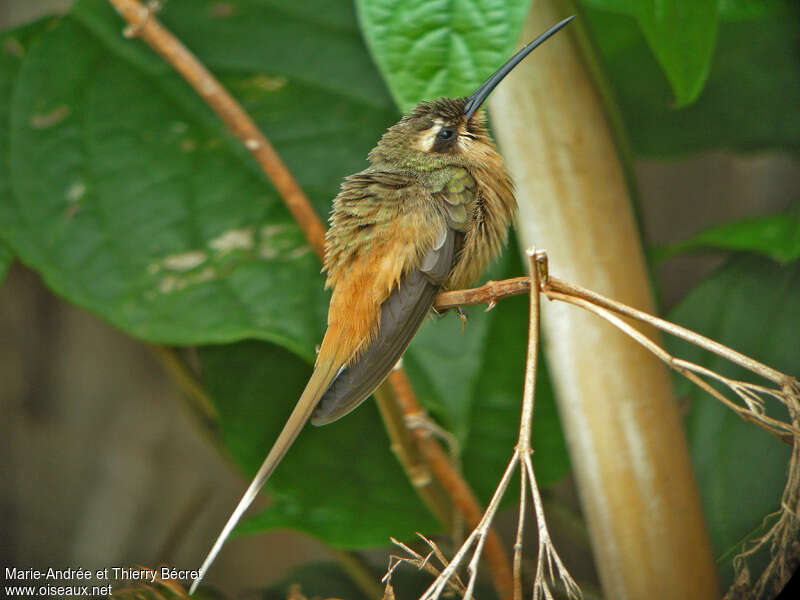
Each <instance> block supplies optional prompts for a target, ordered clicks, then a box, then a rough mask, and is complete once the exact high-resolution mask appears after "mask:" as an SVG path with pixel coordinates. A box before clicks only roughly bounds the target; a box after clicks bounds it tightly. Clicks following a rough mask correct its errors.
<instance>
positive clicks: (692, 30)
mask: <svg viewBox="0 0 800 600" xmlns="http://www.w3.org/2000/svg"><path fill="white" fill-rule="evenodd" d="M584 2H585V3H586V4H587V5H590V6H593V7H595V8H600V9H603V10H610V11H614V12H618V13H621V14H627V15H630V16H631V17H634V18H635V19H636V22H637V23H638V24H639V28H640V29H641V31H642V33H643V34H644V37H645V39H646V40H647V44H648V45H649V47H650V49H651V50H652V51H653V54H654V55H655V56H656V58H657V59H658V62H659V64H660V65H661V67H662V68H663V70H664V73H666V75H667V79H669V82H670V84H671V85H672V90H673V92H674V94H675V99H676V105H677V106H685V105H687V104H689V103H691V102H692V101H694V100H695V99H696V98H697V96H698V94H699V93H700V91H701V90H702V89H703V84H704V83H705V81H706V77H708V70H709V67H710V65H711V55H712V52H713V50H714V43H715V41H716V36H717V22H718V20H719V7H718V4H719V2H718V0H661V1H660V2H653V1H652V0H584Z"/></svg>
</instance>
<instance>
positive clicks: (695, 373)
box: [435, 253, 799, 446]
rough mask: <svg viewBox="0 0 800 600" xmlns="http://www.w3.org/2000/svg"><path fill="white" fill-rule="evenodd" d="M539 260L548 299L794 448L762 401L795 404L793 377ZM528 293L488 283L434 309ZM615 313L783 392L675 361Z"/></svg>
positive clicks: (442, 299) (521, 281)
mask: <svg viewBox="0 0 800 600" xmlns="http://www.w3.org/2000/svg"><path fill="white" fill-rule="evenodd" d="M539 261H540V263H539V264H540V268H542V269H543V272H542V274H543V277H542V279H541V280H540V283H539V288H540V290H541V292H542V293H543V294H544V295H545V296H547V298H548V299H549V300H559V301H561V302H566V303H568V304H573V305H575V306H578V307H580V308H583V309H584V310H588V311H589V312H592V313H594V314H596V315H598V316H600V317H602V318H604V319H606V320H607V321H609V322H610V323H611V324H612V325H614V326H615V327H617V328H618V329H620V330H621V331H622V332H624V333H625V334H627V335H628V336H630V337H632V338H634V339H635V340H636V341H637V342H638V343H639V344H641V345H642V346H644V347H645V348H646V349H647V350H649V351H650V352H652V353H653V354H654V355H655V356H657V357H658V358H659V359H661V360H662V361H664V362H665V363H666V364H667V365H668V366H669V367H671V368H672V369H673V370H675V371H677V372H678V373H680V374H681V375H683V376H684V377H686V378H687V379H689V380H690V381H692V382H693V383H694V384H696V385H697V386H699V387H700V388H702V389H703V390H705V391H706V392H708V393H709V394H710V395H712V396H713V397H715V398H716V399H717V400H719V401H720V402H722V403H723V404H725V405H726V406H727V407H728V408H730V409H731V410H733V411H734V412H736V414H738V415H739V416H740V417H741V418H742V419H744V420H746V421H749V422H751V423H753V424H755V425H758V426H759V427H761V428H762V429H764V430H765V431H768V432H769V433H771V434H772V435H774V436H775V437H777V438H778V439H780V440H781V441H783V442H784V443H786V444H788V445H790V446H791V445H792V444H793V442H794V436H795V435H797V434H798V433H799V432H798V431H797V429H796V427H795V426H794V425H792V424H791V422H788V423H787V422H784V421H780V420H777V419H773V418H771V417H769V416H767V415H766V414H765V413H764V410H763V400H762V399H761V396H763V397H771V398H774V399H776V400H778V401H779V402H781V403H782V404H783V405H784V406H786V407H787V408H792V406H791V402H792V398H795V400H796V397H794V396H792V395H791V394H792V391H791V390H793V389H795V388H794V386H796V384H797V382H796V380H795V379H794V378H793V377H791V376H789V375H786V374H785V373H781V372H780V371H777V370H775V369H773V368H772V367H770V366H768V365H765V364H763V363H761V362H759V361H757V360H755V359H753V358H750V357H749V356H746V355H744V354H742V353H741V352H737V351H736V350H734V349H732V348H729V347H728V346H725V345H724V344H720V343H719V342H716V341H714V340H712V339H710V338H707V337H705V336H703V335H700V334H699V333H696V332H694V331H692V330H690V329H686V328H685V327H681V326H680V325H676V324H675V323H671V322H669V321H666V320H664V319H660V318H659V317H655V316H653V315H651V314H649V313H646V312H643V311H640V310H637V309H635V308H632V307H630V306H628V305H626V304H622V303H621V302H617V301H616V300H612V299H611V298H607V297H605V296H603V295H602V294H598V293H597V292H593V291H591V290H587V289H586V288H583V287H581V286H579V285H575V284H573V283H567V282H566V281H562V280H560V279H557V278H555V277H550V276H549V274H548V273H547V256H546V254H544V253H541V254H540V255H539ZM529 290H530V280H529V279H528V278H527V277H515V278H513V279H504V280H502V281H489V282H487V283H486V284H484V285H482V286H480V287H476V288H471V289H466V290H455V291H452V292H442V293H440V294H439V295H438V296H437V297H436V304H435V306H436V309H437V310H445V309H448V308H454V307H456V306H460V305H474V304H487V305H488V306H487V308H486V310H491V309H492V308H493V307H494V306H495V305H496V304H497V302H498V301H499V300H501V299H503V298H507V297H508V296H517V295H519V294H526V293H528V292H529ZM610 313H616V314H618V315H622V316H625V317H630V318H632V319H636V320H637V321H640V322H643V323H646V324H649V325H652V326H653V327H656V328H658V329H660V330H662V331H664V332H666V333H669V334H671V335H674V336H675V337H678V338H681V339H683V340H685V341H687V342H689V343H691V344H694V345H695V346H699V347H700V348H703V349H704V350H708V351H709V352H713V353H714V354H716V355H717V356H721V357H722V358H725V359H727V360H729V361H731V362H732V363H734V364H737V365H739V366H741V367H743V368H745V369H747V370H748V371H750V372H752V373H754V374H756V375H759V376H761V377H763V378H764V379H767V380H769V381H772V382H773V383H775V384H776V385H777V386H778V388H780V389H772V388H767V387H764V386H759V385H755V384H752V383H748V382H745V381H738V380H734V379H730V378H728V377H724V376H723V375H720V374H719V373H716V372H714V371H711V370H709V369H706V368H704V367H702V366H701V365H698V364H696V363H692V362H690V361H686V360H683V359H680V358H676V357H674V356H672V355H671V354H669V353H668V352H667V351H666V350H664V349H663V348H661V346H659V345H658V344H657V343H656V342H654V341H653V340H652V339H651V338H649V337H648V336H646V335H645V334H643V333H642V332H640V331H639V330H637V329H635V328H633V327H631V326H630V325H628V324H627V323H626V322H625V321H623V320H621V319H618V318H617V317H614V316H613V315H611V314H610ZM700 375H702V376H705V377H708V378H709V379H712V380H714V381H717V382H719V383H722V384H723V385H725V386H726V387H727V388H729V389H730V390H731V391H732V392H733V393H734V394H736V395H737V396H738V397H739V398H740V399H741V400H742V401H743V402H744V404H745V406H741V405H738V404H736V403H735V402H732V401H731V400H729V399H728V398H727V397H725V396H724V395H723V394H722V393H720V392H719V391H718V390H716V389H715V388H714V387H712V386H711V385H710V384H709V383H708V382H706V381H705V380H704V379H702V378H701V377H700ZM787 390H789V391H787Z"/></svg>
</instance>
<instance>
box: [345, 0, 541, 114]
mask: <svg viewBox="0 0 800 600" xmlns="http://www.w3.org/2000/svg"><path fill="white" fill-rule="evenodd" d="M529 4H530V0H480V1H479V2H473V1H471V0H454V1H452V2H443V1H441V0H438V1H436V2H428V1H426V0H413V1H411V2H406V1H403V0H357V2H356V5H357V7H358V16H359V21H360V23H361V29H362V31H363V32H364V37H365V39H366V40H367V44H368V45H369V48H370V51H371V52H372V55H373V57H374V58H375V62H376V63H377V65H378V68H379V69H380V71H381V73H382V74H383V76H384V78H385V79H386V81H387V83H388V85H389V89H390V90H391V92H392V95H393V96H394V99H395V101H396V102H397V104H398V105H399V106H400V108H401V109H403V110H407V109H409V108H411V107H412V106H413V105H414V104H416V103H417V102H419V101H420V100H430V99H433V98H438V97H440V96H449V97H455V96H464V95H467V94H469V93H471V92H472V90H474V89H475V88H476V87H477V86H478V85H479V84H480V83H481V81H483V80H484V79H485V78H486V77H488V76H489V75H490V74H491V73H492V72H493V71H494V70H495V69H496V68H497V67H498V66H500V65H501V64H502V63H503V62H504V61H505V60H506V59H507V58H508V57H509V56H510V55H511V54H512V52H513V50H514V47H515V45H516V44H517V41H518V40H517V38H518V36H519V32H520V30H521V29H522V22H523V20H524V18H525V14H526V12H527V10H528V5H529Z"/></svg>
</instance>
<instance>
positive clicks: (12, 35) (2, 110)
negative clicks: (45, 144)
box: [0, 19, 53, 283]
mask: <svg viewBox="0 0 800 600" xmlns="http://www.w3.org/2000/svg"><path fill="white" fill-rule="evenodd" d="M52 22H53V19H41V20H39V21H35V22H33V23H30V24H28V25H23V26H22V27H18V28H16V29H11V30H9V31H4V32H0V204H4V203H6V202H9V201H10V199H11V189H10V185H9V181H8V168H9V139H8V122H9V118H10V114H11V96H12V94H13V92H14V86H15V84H16V79H17V74H18V73H19V67H20V65H21V64H22V59H23V57H24V56H25V52H26V51H27V49H28V48H29V46H30V45H31V44H32V43H33V41H34V40H35V39H36V37H37V36H38V35H39V34H40V33H41V32H42V31H44V30H45V29H46V28H47V27H49V26H50V25H52ZM13 261H14V254H13V252H12V251H11V249H10V248H9V247H8V246H7V245H6V244H5V243H4V242H3V241H2V240H0V283H2V282H3V279H4V278H5V276H6V273H7V272H8V268H9V267H10V266H11V263H12V262H13Z"/></svg>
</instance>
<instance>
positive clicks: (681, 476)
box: [490, 0, 719, 600]
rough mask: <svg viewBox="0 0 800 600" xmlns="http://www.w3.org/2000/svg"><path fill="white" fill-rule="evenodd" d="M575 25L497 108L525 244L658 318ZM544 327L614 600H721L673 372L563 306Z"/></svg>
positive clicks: (518, 77) (540, 22)
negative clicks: (676, 397) (674, 390)
mask: <svg viewBox="0 0 800 600" xmlns="http://www.w3.org/2000/svg"><path fill="white" fill-rule="evenodd" d="M555 4H556V2H554V0H541V1H540V2H535V3H534V4H533V6H532V9H531V12H530V14H529V16H528V19H527V22H526V23H525V26H524V31H523V33H522V39H525V40H527V39H530V38H532V37H533V36H534V35H536V34H537V33H538V32H540V31H542V30H544V29H545V28H546V27H548V26H550V25H552V24H553V23H555V22H557V21H558V20H559V19H560V18H562V17H563V16H565V15H563V14H561V13H560V12H559V11H558V9H557V7H556V5H555ZM573 25H575V26H576V27H575V28H573ZM573 25H570V28H573V29H574V30H573V31H569V32H566V31H565V35H561V34H559V35H558V36H556V37H554V38H553V39H552V40H551V41H549V42H548V43H547V45H546V46H543V47H542V48H541V49H539V50H537V51H536V52H537V54H536V56H535V57H533V58H532V59H530V60H527V61H524V62H523V63H522V64H521V65H519V66H518V67H517V68H516V69H515V70H514V71H513V72H512V73H511V74H510V75H509V77H508V78H507V80H506V81H504V82H503V84H502V85H500V86H498V88H497V90H496V91H495V92H494V94H493V98H491V99H490V111H491V117H492V123H493V127H494V131H495V133H496V136H497V138H498V141H499V144H500V147H501V150H502V151H503V154H504V156H505V157H506V160H507V162H508V165H509V168H510V170H511V173H512V176H513V177H514V180H515V181H516V184H517V190H518V191H517V198H518V200H519V203H520V211H519V222H518V231H519V237H520V244H521V246H522V247H523V248H525V247H528V246H532V245H534V244H535V245H536V246H537V247H539V248H544V249H546V250H547V251H548V254H549V256H550V260H551V263H552V264H551V271H552V272H556V273H558V274H559V276H561V277H562V278H563V279H565V280H567V281H574V282H576V283H579V284H581V285H583V286H586V287H588V288H591V289H592V290H597V291H598V292H600V293H602V294H605V295H607V296H610V297H613V298H616V299H618V300H620V301H621V302H624V303H626V304H629V305H632V306H635V307H637V308H640V309H642V310H645V311H648V312H654V311H653V301H652V298H651V295H650V289H649V284H648V279H647V271H646V268H645V264H644V260H643V256H642V251H641V247H640V241H639V234H638V232H637V229H636V225H635V222H634V218H633V214H632V211H631V202H630V195H629V192H628V190H627V189H626V182H625V177H624V174H623V168H622V165H621V164H620V161H619V158H618V152H617V148H616V147H615V143H614V138H613V135H612V132H611V130H610V127H609V122H608V119H607V117H606V114H605V112H604V109H603V106H602V102H601V99H600V97H599V96H598V94H597V92H596V90H595V87H594V85H593V83H592V80H591V76H590V73H589V72H588V71H587V69H586V67H585V63H584V62H583V61H582V59H581V56H580V54H579V50H578V46H577V45H576V43H575V42H574V40H573V39H572V37H571V36H574V35H575V34H576V33H580V31H579V29H580V23H578V22H576V23H573ZM542 325H543V330H544V334H545V336H546V338H547V344H546V345H545V350H546V352H547V355H548V359H549V365H550V368H551V371H552V374H553V377H554V383H555V387H556V391H557V396H558V403H559V410H560V413H561V417H562V421H563V423H564V427H565V431H566V436H567V442H568V446H569V451H570V456H571V459H572V464H573V467H574V471H575V476H576V479H577V482H578V486H579V492H580V496H581V501H582V505H583V509H584V512H585V513H586V517H587V521H588V525H589V531H590V535H591V539H592V547H593V551H594V555H595V559H596V562H597V566H598V569H599V573H600V579H601V581H602V584H603V587H604V591H605V594H606V596H607V597H609V598H615V599H619V600H624V599H632V600H637V599H639V598H654V599H659V598H664V599H667V598H669V599H673V598H693V599H701V600H702V599H706V598H708V599H710V598H718V597H719V592H718V588H717V581H716V571H715V567H714V562H713V559H712V555H711V550H710V545H709V541H708V536H707V533H706V526H705V523H704V521H703V517H702V513H701V508H700V501H699V498H698V494H697V489H696V486H695V482H694V477H693V474H692V469H691V464H690V462H689V455H688V451H687V448H686V441H685V438H684V435H683V429H682V426H681V422H680V419H679V415H678V407H677V405H676V403H675V401H674V398H673V393H672V387H671V384H670V379H669V376H668V374H667V370H666V368H665V367H664V366H663V365H661V364H659V362H658V361H657V360H656V359H654V358H653V357H652V356H649V355H648V353H647V351H645V350H644V349H642V348H640V347H638V346H637V344H636V343H635V342H632V341H631V340H629V339H626V336H625V335H624V334H623V333H621V332H619V331H617V330H615V329H614V328H613V327H612V326H610V325H608V324H606V323H602V322H600V320H598V319H595V318H593V317H592V315H589V314H582V311H570V310H569V307H567V306H566V305H564V304H562V303H546V304H545V305H544V306H543V307H542ZM648 334H650V332H648ZM653 336H657V334H656V333H655V332H652V336H651V337H653ZM534 443H535V440H534Z"/></svg>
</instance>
